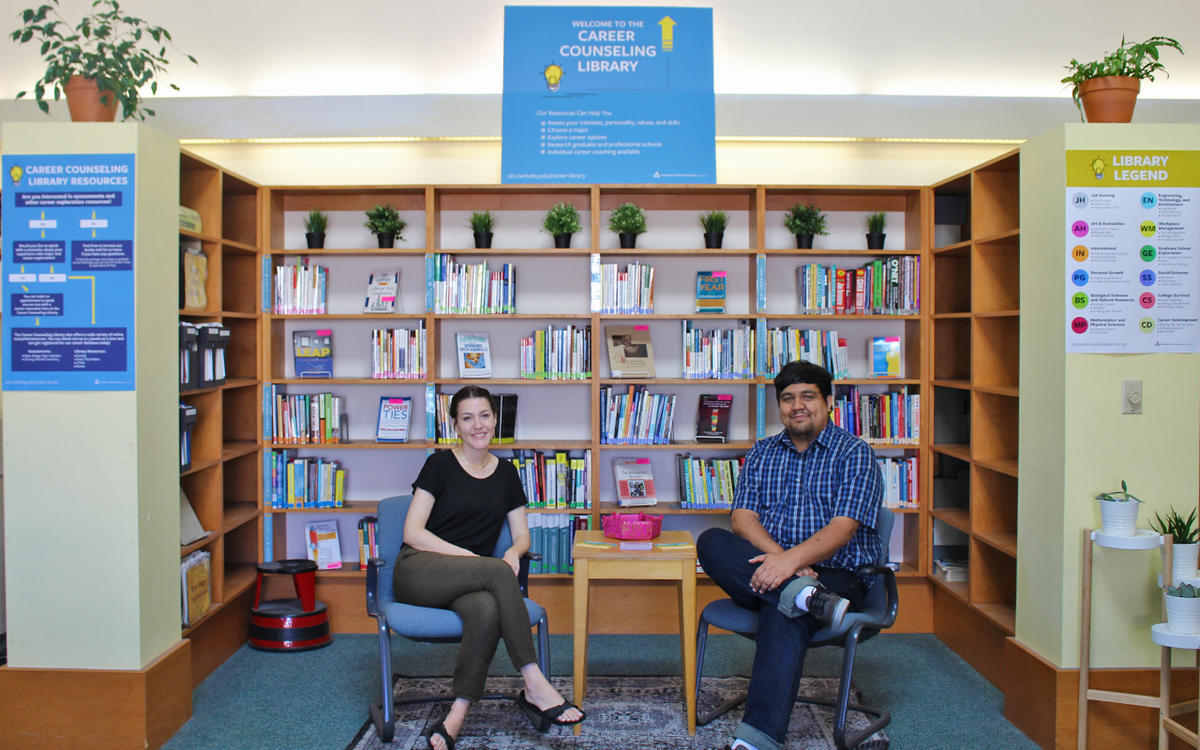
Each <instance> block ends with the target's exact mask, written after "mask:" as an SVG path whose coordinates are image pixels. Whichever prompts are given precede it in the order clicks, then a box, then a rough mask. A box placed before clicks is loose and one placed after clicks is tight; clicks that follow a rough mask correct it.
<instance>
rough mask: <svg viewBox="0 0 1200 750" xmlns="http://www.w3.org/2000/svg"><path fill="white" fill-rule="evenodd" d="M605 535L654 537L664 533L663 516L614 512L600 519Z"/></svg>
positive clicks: (622, 537)
mask: <svg viewBox="0 0 1200 750" xmlns="http://www.w3.org/2000/svg"><path fill="white" fill-rule="evenodd" d="M600 522H601V524H602V525H603V526H604V536H607V537H612V538H613V539H653V538H654V537H656V536H658V535H659V534H661V533H662V516H651V515H647V514H645V513H612V514H610V515H607V516H603V517H602V518H601V519H600Z"/></svg>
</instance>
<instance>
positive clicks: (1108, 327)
mask: <svg viewBox="0 0 1200 750" xmlns="http://www.w3.org/2000/svg"><path fill="white" fill-rule="evenodd" d="M1066 161H1067V165H1066V166H1067V190H1066V201H1067V213H1066V216H1067V219H1066V224H1067V226H1066V227H1065V228H1064V229H1065V233H1066V274H1065V276H1066V279H1065V284H1066V298H1067V302H1068V304H1067V307H1066V310H1067V315H1066V327H1067V332H1066V337H1067V352H1068V353H1072V354H1074V353H1096V354H1152V353H1157V352H1169V353H1195V352H1198V351H1200V264H1198V263H1197V252H1198V250H1200V151H1153V150H1131V151H1125V150H1108V149H1096V150H1090V151H1083V150H1073V151H1067V154H1066Z"/></svg>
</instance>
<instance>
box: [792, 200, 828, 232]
mask: <svg viewBox="0 0 1200 750" xmlns="http://www.w3.org/2000/svg"><path fill="white" fill-rule="evenodd" d="M783 225H784V226H785V227H787V229H788V231H789V232H791V233H792V234H820V235H826V234H829V226H828V219H827V217H826V216H825V214H824V213H822V211H821V209H819V208H817V207H816V206H814V205H812V204H811V203H810V204H809V205H807V206H806V205H804V204H802V203H797V204H796V205H794V206H792V207H791V208H789V209H788V210H787V214H785V215H784V217H783Z"/></svg>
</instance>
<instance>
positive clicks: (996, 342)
mask: <svg viewBox="0 0 1200 750" xmlns="http://www.w3.org/2000/svg"><path fill="white" fill-rule="evenodd" d="M932 192H933V200H934V205H935V207H936V210H935V212H934V216H933V217H932V218H933V225H934V230H933V231H934V237H935V242H934V244H935V247H934V249H933V252H932V254H931V255H932V257H931V261H932V277H933V278H932V284H931V285H932V290H933V299H932V300H931V304H932V309H933V311H934V315H933V321H932V322H933V345H932V347H931V354H932V358H933V362H932V367H933V377H934V380H933V389H932V390H933V404H932V410H933V414H934V417H933V435H932V440H933V450H934V452H935V454H936V456H937V460H936V461H935V462H934V467H933V471H934V476H933V477H932V481H931V484H932V489H933V498H932V499H933V507H934V510H933V511H932V513H931V517H930V524H931V525H930V533H931V535H932V538H931V545H930V550H929V551H930V553H931V554H934V555H936V554H938V553H939V551H941V550H942V549H943V545H944V546H945V547H947V548H950V549H954V550H956V551H957V553H958V554H960V555H961V556H963V557H965V558H966V559H967V560H968V562H969V576H968V581H967V583H966V584H965V585H964V584H946V583H945V582H944V581H942V580H941V579H939V578H936V577H935V578H934V580H936V581H937V582H938V583H941V584H942V585H943V586H946V587H947V590H949V591H951V592H952V593H953V594H954V595H955V596H954V598H953V599H952V600H945V599H943V600H942V601H957V602H959V603H961V604H965V605H966V606H967V607H968V608H970V609H971V610H973V611H974V612H975V613H977V614H979V615H982V616H983V618H985V619H986V620H987V621H988V622H990V623H991V624H992V625H994V626H995V627H996V628H997V629H998V633H999V634H1000V635H1002V636H1011V635H1013V632H1014V623H1015V612H1016V568H1017V471H1018V466H1017V445H1018V435H1019V431H1018V417H1017V406H1018V399H1019V390H1020V383H1019V382H1018V376H1017V374H1018V365H1019V363H1020V358H1019V348H1018V347H1019V331H1018V323H1019V318H1020V310H1019V307H1020V301H1019V292H1020V262H1019V261H1020V257H1019V248H1020V228H1019V220H1020V200H1019V194H1018V192H1019V191H1018V156H1017V153H1016V152H1015V151H1014V152H1012V153H1009V154H1006V155H1004V156H1001V157H998V158H996V159H993V160H991V161H989V162H986V163H984V164H982V165H980V166H978V167H975V168H974V169H971V170H968V171H966V172H964V173H962V174H960V175H956V176H954V177H952V178H950V179H948V180H945V181H943V182H941V183H938V184H936V185H934V186H933V187H932ZM954 225H957V226H958V227H959V229H958V232H957V235H958V237H959V239H957V240H956V241H952V242H948V243H946V244H944V245H942V246H940V247H939V246H936V245H937V244H938V243H937V242H936V238H938V237H941V238H947V239H954V238H955V235H956V232H955V230H954V228H953V226H954ZM936 621H938V617H937V616H936V615H935V622H936Z"/></svg>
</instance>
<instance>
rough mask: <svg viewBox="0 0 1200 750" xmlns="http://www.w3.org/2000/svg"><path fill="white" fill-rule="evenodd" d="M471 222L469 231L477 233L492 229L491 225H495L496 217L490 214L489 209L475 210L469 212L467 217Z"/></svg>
mask: <svg viewBox="0 0 1200 750" xmlns="http://www.w3.org/2000/svg"><path fill="white" fill-rule="evenodd" d="M469 221H470V222H471V231H472V232H475V233H477V234H483V233H485V232H490V231H492V227H494V226H496V219H495V217H494V216H492V212H491V211H476V212H474V213H472V214H471V218H470V219H469Z"/></svg>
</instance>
